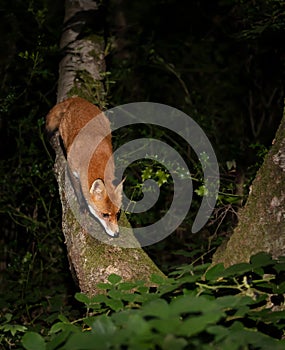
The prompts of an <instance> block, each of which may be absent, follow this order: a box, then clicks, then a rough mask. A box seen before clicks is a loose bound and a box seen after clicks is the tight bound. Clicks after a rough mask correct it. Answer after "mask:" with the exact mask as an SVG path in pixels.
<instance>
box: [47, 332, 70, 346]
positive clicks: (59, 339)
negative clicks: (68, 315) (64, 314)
mask: <svg viewBox="0 0 285 350" xmlns="http://www.w3.org/2000/svg"><path fill="white" fill-rule="evenodd" d="M70 334H71V332H70V331H65V332H61V333H60V334H57V335H56V336H54V337H53V338H52V340H51V341H50V342H49V343H47V348H46V350H54V349H58V348H59V346H60V345H63V344H64V343H66V341H67V339H68V337H69V336H70Z"/></svg>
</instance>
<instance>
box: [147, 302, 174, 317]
mask: <svg viewBox="0 0 285 350" xmlns="http://www.w3.org/2000/svg"><path fill="white" fill-rule="evenodd" d="M141 311H142V314H143V315H144V316H156V317H158V318H169V315H170V313H169V305H168V304H167V302H166V301H165V300H163V299H157V300H153V301H150V302H149V303H147V304H146V305H144V307H143V308H142V310H141Z"/></svg>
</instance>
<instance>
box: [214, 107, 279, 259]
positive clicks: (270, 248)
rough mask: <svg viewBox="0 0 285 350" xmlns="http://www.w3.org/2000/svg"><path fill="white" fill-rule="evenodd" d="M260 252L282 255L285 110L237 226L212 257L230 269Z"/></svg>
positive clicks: (275, 255) (276, 255)
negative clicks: (230, 266)
mask: <svg viewBox="0 0 285 350" xmlns="http://www.w3.org/2000/svg"><path fill="white" fill-rule="evenodd" d="M261 251H264V252H268V253H270V254H272V256H273V258H278V257H279V256H284V255H285V109H284V113H283V118H282V120H281V123H280V126H279V128H278V131H277V133H276V136H275V139H274V141H273V144H272V147H271V149H270V151H269V152H268V154H267V155H266V157H265V160H264V163H263V165H262V166H261V168H260V169H259V171H258V173H257V175H256V178H255V180H254V182H253V184H252V186H251V191H250V194H249V197H248V200H247V203H246V205H245V207H244V208H243V209H242V210H241V212H240V214H239V223H238V225H237V227H236V229H235V230H234V232H233V234H232V236H231V238H230V239H229V241H228V242H227V243H226V244H225V245H223V246H221V247H220V248H219V249H218V250H217V252H216V253H215V254H214V257H213V263H214V264H217V263H219V262H222V263H224V265H225V266H229V265H232V264H235V263H239V262H247V261H249V259H250V256H251V255H254V254H256V253H258V252H261Z"/></svg>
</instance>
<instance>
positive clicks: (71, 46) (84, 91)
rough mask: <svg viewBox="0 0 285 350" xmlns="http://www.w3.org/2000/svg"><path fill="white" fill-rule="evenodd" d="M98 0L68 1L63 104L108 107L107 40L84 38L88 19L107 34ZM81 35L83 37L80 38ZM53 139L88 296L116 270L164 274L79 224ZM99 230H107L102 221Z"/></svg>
mask: <svg viewBox="0 0 285 350" xmlns="http://www.w3.org/2000/svg"><path fill="white" fill-rule="evenodd" d="M99 4H100V1H97V2H96V1H92V0H76V1H74V0H67V1H66V4H65V6H66V14H65V19H64V22H65V25H64V31H63V35H62V40H61V48H62V50H63V53H64V57H63V59H62V61H61V62H60V66H59V83H58V96H57V101H58V102H60V101H62V100H64V99H66V98H67V97H69V96H71V95H80V96H81V97H84V98H86V99H88V100H90V101H91V102H93V103H94V102H95V103H96V104H97V105H99V106H100V107H101V108H104V106H105V103H104V101H105V93H104V85H103V79H102V77H103V76H104V73H105V62H104V46H105V45H104V39H103V36H102V35H98V34H96V33H95V34H92V35H90V36H89V37H84V38H83V36H84V33H86V32H88V29H87V26H88V24H89V23H92V25H93V27H94V25H95V27H96V31H97V32H100V33H101V32H102V28H103V25H102V23H103V20H102V16H103V15H102V9H101V8H100V5H99ZM92 31H93V32H94V28H92ZM93 32H92V33H93ZM79 35H80V36H81V39H78V37H79ZM51 142H52V146H53V148H54V149H55V152H56V161H55V166H54V169H55V175H56V178H57V182H58V186H59V193H60V198H61V202H62V229H63V233H64V236H65V243H66V247H67V253H68V258H69V262H70V268H71V270H72V273H73V276H74V277H75V278H76V280H77V281H78V284H79V287H80V290H81V291H82V292H83V293H86V294H88V295H94V294H96V293H97V292H98V289H97V287H96V285H97V283H99V282H106V281H107V278H108V276H109V275H110V274H111V273H116V274H118V275H120V276H121V277H122V279H123V280H125V281H127V280H137V279H145V280H148V279H149V277H150V275H151V274H153V273H155V274H159V275H161V276H163V274H162V272H161V271H160V270H159V269H158V268H157V266H156V265H155V264H154V263H153V262H152V260H151V259H150V258H149V257H148V256H147V255H146V254H145V252H144V251H143V250H142V249H141V248H121V247H118V246H113V245H109V244H105V243H102V242H101V241H99V240H97V239H96V238H93V237H91V235H90V234H89V233H88V232H87V230H86V229H84V228H83V227H82V226H80V224H79V223H78V221H77V220H76V218H75V217H74V215H73V212H72V210H71V208H70V206H69V203H68V201H67V198H66V193H65V190H66V186H65V169H66V159H65V156H64V154H63V152H62V148H61V145H60V140H59V137H58V135H55V136H54V137H53V138H52V141H51ZM122 220H123V221H124V226H126V225H128V223H127V221H126V218H125V217H124V215H122ZM96 227H97V226H96ZM96 229H98V230H100V231H103V229H102V228H101V226H100V225H99V224H98V227H97V228H96ZM101 233H102V232H101Z"/></svg>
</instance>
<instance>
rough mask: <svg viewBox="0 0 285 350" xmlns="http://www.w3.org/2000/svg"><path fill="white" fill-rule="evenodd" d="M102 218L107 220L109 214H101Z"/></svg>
mask: <svg viewBox="0 0 285 350" xmlns="http://www.w3.org/2000/svg"><path fill="white" fill-rule="evenodd" d="M102 216H103V218H105V219H107V218H108V217H109V216H110V214H109V213H102Z"/></svg>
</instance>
